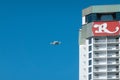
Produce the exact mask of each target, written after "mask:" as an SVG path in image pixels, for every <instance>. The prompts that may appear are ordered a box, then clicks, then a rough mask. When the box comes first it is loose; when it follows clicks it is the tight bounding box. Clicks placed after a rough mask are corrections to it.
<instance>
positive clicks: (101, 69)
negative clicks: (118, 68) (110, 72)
mask: <svg viewBox="0 0 120 80" xmlns="http://www.w3.org/2000/svg"><path fill="white" fill-rule="evenodd" d="M106 71H107V69H106V67H95V68H94V72H106Z"/></svg>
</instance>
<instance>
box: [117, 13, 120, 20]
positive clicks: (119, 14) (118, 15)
mask: <svg viewBox="0 0 120 80" xmlns="http://www.w3.org/2000/svg"><path fill="white" fill-rule="evenodd" d="M116 20H120V12H117V13H116Z"/></svg>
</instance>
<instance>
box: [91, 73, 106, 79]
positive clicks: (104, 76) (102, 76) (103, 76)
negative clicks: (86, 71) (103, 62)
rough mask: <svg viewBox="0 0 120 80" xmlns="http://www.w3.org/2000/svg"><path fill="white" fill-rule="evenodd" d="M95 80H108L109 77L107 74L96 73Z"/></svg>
mask: <svg viewBox="0 0 120 80" xmlns="http://www.w3.org/2000/svg"><path fill="white" fill-rule="evenodd" d="M93 78H94V79H106V78H107V76H106V74H105V73H94V76H93Z"/></svg>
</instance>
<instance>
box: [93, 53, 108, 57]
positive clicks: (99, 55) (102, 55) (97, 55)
mask: <svg viewBox="0 0 120 80" xmlns="http://www.w3.org/2000/svg"><path fill="white" fill-rule="evenodd" d="M94 58H106V53H94Z"/></svg>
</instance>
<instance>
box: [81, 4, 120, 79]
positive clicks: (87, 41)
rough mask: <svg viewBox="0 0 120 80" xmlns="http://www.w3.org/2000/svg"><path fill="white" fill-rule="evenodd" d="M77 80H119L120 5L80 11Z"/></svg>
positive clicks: (92, 7) (101, 6)
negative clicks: (80, 24)
mask: <svg viewBox="0 0 120 80" xmlns="http://www.w3.org/2000/svg"><path fill="white" fill-rule="evenodd" d="M79 80H120V5H98V6H91V7H88V8H86V9H84V10H83V11H82V27H81V29H80V31H79Z"/></svg>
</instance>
